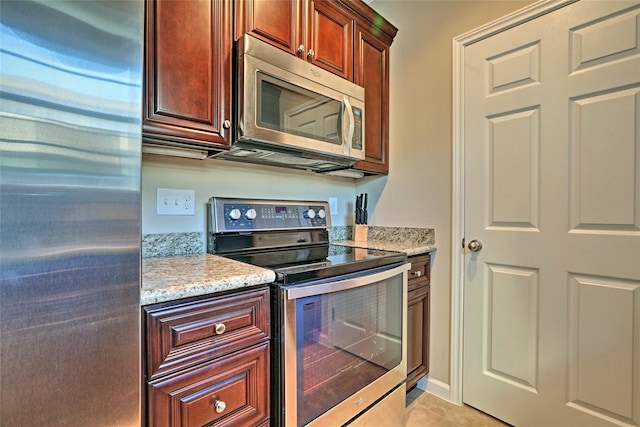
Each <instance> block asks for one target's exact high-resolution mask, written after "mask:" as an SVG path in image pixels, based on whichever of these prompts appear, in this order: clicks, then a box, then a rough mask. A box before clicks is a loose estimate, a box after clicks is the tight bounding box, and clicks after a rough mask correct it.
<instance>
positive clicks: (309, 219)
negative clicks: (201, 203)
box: [208, 198, 331, 233]
mask: <svg viewBox="0 0 640 427" xmlns="http://www.w3.org/2000/svg"><path fill="white" fill-rule="evenodd" d="M208 219H209V225H210V229H211V230H213V231H214V232H216V233H221V232H238V231H263V230H291V229H311V228H327V227H330V226H331V220H330V218H329V206H328V203H327V202H293V201H272V200H244V199H219V198H212V199H211V200H210V201H209V218H208Z"/></svg>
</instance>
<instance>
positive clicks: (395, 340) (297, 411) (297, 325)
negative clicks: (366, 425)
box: [282, 264, 410, 426]
mask: <svg viewBox="0 0 640 427" xmlns="http://www.w3.org/2000/svg"><path fill="white" fill-rule="evenodd" d="M409 266H410V264H401V265H398V266H396V267H392V268H388V267H385V268H379V269H374V270H370V271H368V272H363V273H362V274H360V275H358V276H356V277H347V278H343V279H340V278H337V279H336V278H334V279H331V280H330V279H326V280H322V281H318V282H313V283H311V284H309V283H307V284H305V285H301V286H291V287H287V288H285V289H284V291H283V292H282V296H283V298H284V301H283V302H284V313H283V314H284V322H285V325H284V331H283V332H284V340H283V341H284V343H283V345H284V348H283V352H282V353H283V358H284V361H283V362H284V369H283V374H284V378H283V380H284V381H283V383H284V401H285V425H286V426H303V425H342V424H344V423H346V422H347V421H349V420H351V419H352V418H354V417H356V416H358V415H359V414H360V413H361V412H363V411H364V410H365V409H367V408H368V407H369V406H371V405H372V404H373V403H374V402H376V401H377V400H378V399H380V398H382V397H384V396H385V395H386V394H387V393H389V392H390V391H392V390H393V389H395V388H396V387H397V386H399V385H400V384H402V383H403V382H404V381H405V379H406V373H407V368H406V353H407V350H406V336H407V326H406V324H407V312H406V307H407V274H408V273H407V271H408V270H409ZM402 404H403V405H404V402H402ZM402 413H403V411H402Z"/></svg>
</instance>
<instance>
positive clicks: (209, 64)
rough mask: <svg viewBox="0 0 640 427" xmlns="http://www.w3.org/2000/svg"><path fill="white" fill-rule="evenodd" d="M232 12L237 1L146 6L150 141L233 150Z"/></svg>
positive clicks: (156, 0) (160, 1) (169, 0)
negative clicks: (229, 148) (233, 3)
mask: <svg viewBox="0 0 640 427" xmlns="http://www.w3.org/2000/svg"><path fill="white" fill-rule="evenodd" d="M231 13H232V2H231V1H214V0H190V1H173V0H147V1H146V19H145V23H146V25H145V67H144V77H145V79H144V80H145V81H144V95H145V99H144V103H143V106H144V111H143V117H142V135H143V139H144V140H145V141H147V142H153V141H156V142H166V141H173V142H179V143H182V144H189V145H194V146H198V147H202V148H228V147H229V145H230V144H231V122H230V120H231V117H232V114H231V87H232V86H231V84H232V80H231V79H232V68H231V67H232V61H231V54H232V47H233V37H232V36H233V33H232V15H231Z"/></svg>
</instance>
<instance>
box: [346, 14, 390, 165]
mask: <svg viewBox="0 0 640 427" xmlns="http://www.w3.org/2000/svg"><path fill="white" fill-rule="evenodd" d="M390 44H391V41H389V42H388V43H387V42H385V41H384V40H383V39H381V38H379V37H376V36H375V35H373V34H372V33H371V32H370V31H369V30H367V29H366V28H365V27H364V26H362V25H360V24H359V23H358V24H356V50H355V77H354V81H355V82H356V83H357V84H359V85H360V86H362V87H364V93H365V158H364V160H363V161H360V162H358V163H356V165H355V168H356V169H360V170H364V171H366V172H372V173H378V174H387V173H388V172H389V165H388V163H387V159H388V158H389V143H388V140H389V46H390Z"/></svg>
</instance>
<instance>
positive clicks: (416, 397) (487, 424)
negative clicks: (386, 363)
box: [405, 387, 509, 427]
mask: <svg viewBox="0 0 640 427" xmlns="http://www.w3.org/2000/svg"><path fill="white" fill-rule="evenodd" d="M508 426H509V424H505V423H503V422H502V421H500V420H497V419H495V418H493V417H491V416H489V415H487V414H485V413H484V412H480V411H477V410H475V409H473V408H472V407H470V406H466V405H463V406H458V405H454V404H453V403H450V402H447V401H446V400H443V399H440V398H439V397H437V396H435V395H434V394H431V393H426V392H424V391H422V390H420V389H419V388H417V387H415V388H414V389H413V390H411V391H410V392H409V393H408V394H407V411H406V416H405V427H508Z"/></svg>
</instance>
